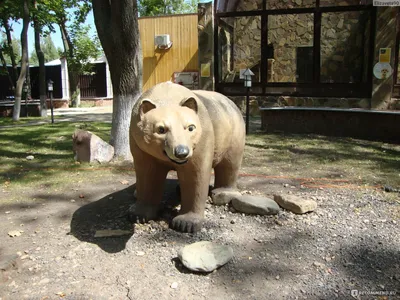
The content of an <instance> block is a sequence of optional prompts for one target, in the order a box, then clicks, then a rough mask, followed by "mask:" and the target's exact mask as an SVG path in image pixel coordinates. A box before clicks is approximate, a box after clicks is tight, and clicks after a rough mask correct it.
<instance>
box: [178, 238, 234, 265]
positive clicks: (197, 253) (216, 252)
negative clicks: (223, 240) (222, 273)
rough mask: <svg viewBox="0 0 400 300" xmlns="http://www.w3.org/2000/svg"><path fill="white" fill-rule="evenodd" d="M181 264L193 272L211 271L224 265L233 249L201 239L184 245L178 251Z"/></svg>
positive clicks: (229, 258)
mask: <svg viewBox="0 0 400 300" xmlns="http://www.w3.org/2000/svg"><path fill="white" fill-rule="evenodd" d="M178 257H179V259H180V261H181V262H182V264H183V265H184V266H185V267H186V268H188V269H189V270H192V271H195V272H212V271H214V270H215V269H217V268H218V267H220V266H223V265H225V264H226V263H227V262H228V261H230V260H231V259H232V257H233V249H232V248H231V247H229V246H226V245H218V244H215V243H212V242H208V241H202V242H197V243H193V244H190V245H187V246H185V247H184V248H182V249H181V250H180V251H179V252H178Z"/></svg>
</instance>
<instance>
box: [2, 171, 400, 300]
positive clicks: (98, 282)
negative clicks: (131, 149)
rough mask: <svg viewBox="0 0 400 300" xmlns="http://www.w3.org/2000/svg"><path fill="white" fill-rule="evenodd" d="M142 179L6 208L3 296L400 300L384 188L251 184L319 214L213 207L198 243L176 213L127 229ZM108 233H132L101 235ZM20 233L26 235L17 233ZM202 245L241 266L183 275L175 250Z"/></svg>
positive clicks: (393, 208)
mask: <svg viewBox="0 0 400 300" xmlns="http://www.w3.org/2000/svg"><path fill="white" fill-rule="evenodd" d="M133 175H134V174H132V175H131V176H129V175H124V174H115V175H113V178H108V179H107V180H106V181H105V180H104V179H103V180H102V181H97V182H86V183H80V184H79V183H76V185H73V186H74V188H65V189H62V190H59V191H58V192H57V193H54V192H49V191H47V190H46V187H45V186H38V187H37V188H36V189H32V190H30V191H26V192H25V193H24V194H21V197H23V198H21V202H20V203H25V201H24V200H26V199H31V200H32V201H31V202H30V203H31V204H20V203H15V204H12V205H7V206H2V207H1V208H0V216H1V225H2V226H1V228H0V245H1V246H0V255H1V258H2V263H1V264H2V268H3V269H6V270H5V271H4V270H2V271H1V273H0V274H1V282H0V299H1V300H6V299H7V300H8V299H12V300H14V299H327V300H330V299H354V298H353V297H352V296H351V291H352V290H357V291H359V292H358V296H356V297H355V299H400V252H399V249H400V233H399V223H398V222H399V207H398V204H396V202H393V203H391V202H388V201H386V200H385V198H384V197H383V191H378V190H373V189H322V188H310V189H309V188H304V187H301V186H300V185H299V184H298V182H291V181H288V180H287V179H271V178H263V177H249V176H242V177H241V178H240V181H239V185H240V188H241V191H242V192H245V193H252V194H263V195H266V196H272V195H273V194H274V193H282V194H285V193H291V194H294V195H299V196H302V197H304V198H311V199H314V200H316V201H317V202H318V208H317V210H316V211H315V212H313V213H310V214H306V215H294V214H293V213H290V212H287V211H282V212H281V213H280V214H279V215H278V216H250V215H243V214H238V213H233V212H231V209H230V208H229V207H228V206H226V207H217V206H213V205H211V204H207V211H206V219H207V221H206V224H205V227H204V229H203V230H202V231H201V232H200V233H197V234H194V235H192V234H182V233H178V232H175V231H173V230H171V229H168V226H167V223H168V221H169V220H170V218H171V217H172V215H171V213H170V212H166V213H165V214H164V216H163V218H164V220H161V221H157V222H153V223H151V224H146V225H131V224H130V223H129V222H128V220H127V217H126V212H127V210H128V208H129V206H130V205H131V203H132V201H133V191H134V182H135V178H134V176H133ZM176 184H177V182H176V180H175V178H174V175H173V174H172V175H171V176H170V179H169V180H168V182H167V184H166V187H165V191H166V192H165V197H164V198H165V201H167V202H168V203H174V200H176V199H177V197H176V194H175V186H176ZM6 193H7V191H6V190H3V196H8V195H6ZM101 229H112V230H115V229H122V230H130V231H131V232H132V233H131V234H129V235H126V236H121V237H106V238H96V237H94V234H95V232H96V231H97V230H101ZM13 231H14V232H15V231H18V232H19V233H20V235H19V236H14V237H10V236H9V233H10V232H11V233H12V232H13ZM202 240H209V241H214V242H217V243H222V244H227V245H230V246H231V247H232V248H233V249H234V258H233V260H232V261H230V262H229V263H228V264H227V265H225V266H223V267H221V268H220V269H218V270H216V271H214V272H212V273H210V274H194V273H191V272H189V271H187V270H185V268H184V267H183V266H182V265H181V264H180V263H179V261H178V259H177V251H178V250H179V249H180V248H181V247H183V246H184V245H187V244H189V243H193V242H196V241H202ZM16 253H18V254H17V255H16ZM15 255H16V256H17V257H16V256H15ZM7 261H8V263H7ZM175 282H176V283H177V288H171V285H172V284H173V283H175ZM353 293H356V292H354V291H353ZM368 294H369V295H368ZM371 294H374V295H371ZM386 294H387V298H385V297H383V296H385V295H386ZM389 294H390V296H389ZM378 296H380V298H379V297H378Z"/></svg>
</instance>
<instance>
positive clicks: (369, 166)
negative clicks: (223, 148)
mask: <svg viewBox="0 0 400 300" xmlns="http://www.w3.org/2000/svg"><path fill="white" fill-rule="evenodd" d="M245 149H246V150H245V156H244V162H243V168H244V169H245V170H247V171H248V172H252V173H257V174H265V175H270V176H290V177H295V178H305V179H310V178H327V179H331V182H335V180H336V181H340V180H343V181H345V180H346V181H348V182H349V183H352V184H359V185H369V186H375V185H391V186H393V187H397V188H400V145H396V144H387V143H382V142H373V141H365V140H356V139H352V138H338V137H325V136H318V135H300V134H290V135H284V134H251V135H249V136H248V137H247V140H246V148H245Z"/></svg>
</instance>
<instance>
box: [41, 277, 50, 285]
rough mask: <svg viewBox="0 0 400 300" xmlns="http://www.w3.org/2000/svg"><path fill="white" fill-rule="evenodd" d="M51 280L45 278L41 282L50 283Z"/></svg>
mask: <svg viewBox="0 0 400 300" xmlns="http://www.w3.org/2000/svg"><path fill="white" fill-rule="evenodd" d="M49 282H50V279H49V278H43V279H42V280H40V281H39V284H48V283H49Z"/></svg>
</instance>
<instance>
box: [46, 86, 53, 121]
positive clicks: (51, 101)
mask: <svg viewBox="0 0 400 300" xmlns="http://www.w3.org/2000/svg"><path fill="white" fill-rule="evenodd" d="M47 90H48V91H49V94H50V109H51V123H52V124H54V114H53V80H51V79H49V81H47Z"/></svg>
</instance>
